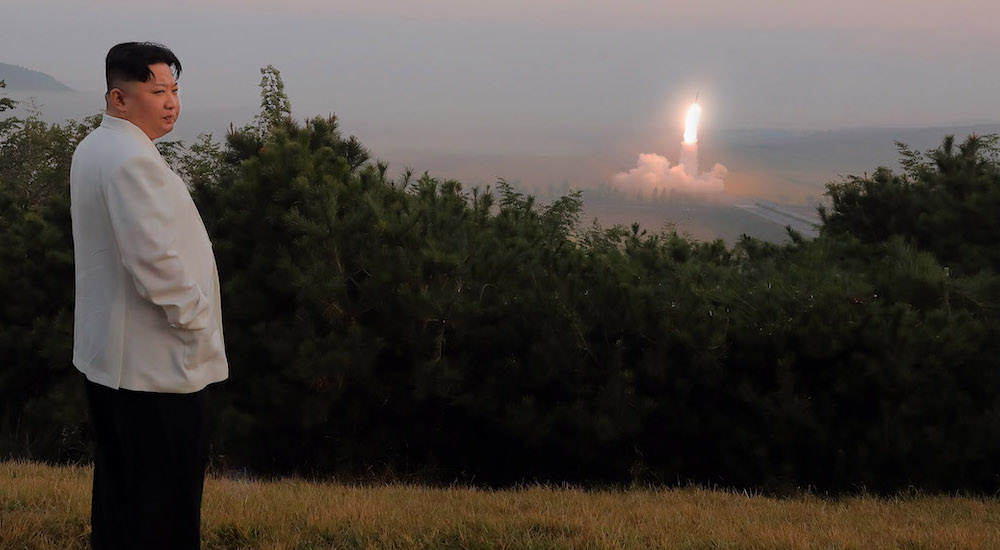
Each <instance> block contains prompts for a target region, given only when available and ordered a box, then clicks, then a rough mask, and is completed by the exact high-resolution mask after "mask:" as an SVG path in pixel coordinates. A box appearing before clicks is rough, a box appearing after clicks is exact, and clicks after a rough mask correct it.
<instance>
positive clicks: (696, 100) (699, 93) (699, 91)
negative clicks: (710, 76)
mask: <svg viewBox="0 0 1000 550" xmlns="http://www.w3.org/2000/svg"><path fill="white" fill-rule="evenodd" d="M699 95H701V90H698V91H697V92H695V94H694V102H695V103H698V96H699Z"/></svg>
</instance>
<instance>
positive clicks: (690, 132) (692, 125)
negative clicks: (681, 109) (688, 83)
mask: <svg viewBox="0 0 1000 550" xmlns="http://www.w3.org/2000/svg"><path fill="white" fill-rule="evenodd" d="M699 120H701V105H698V104H697V103H692V104H691V106H690V107H688V112H687V119H686V120H685V122H684V143H687V144H689V145H693V144H695V143H698V121H699Z"/></svg>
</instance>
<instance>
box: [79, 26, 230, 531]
mask: <svg viewBox="0 0 1000 550" xmlns="http://www.w3.org/2000/svg"><path fill="white" fill-rule="evenodd" d="M180 73H181V64H180V62H179V61H178V60H177V57H176V56H175V55H174V54H173V53H172V52H171V51H170V50H168V49H167V48H165V47H164V46H162V45H159V44H154V43H137V42H128V43H124V44H118V45H117V46H115V47H113V48H111V50H110V51H109V52H108V55H107V59H106V60H105V74H106V77H107V84H108V92H107V94H106V100H107V112H106V113H105V115H104V118H103V120H102V122H101V125H100V126H99V127H98V128H96V129H95V130H94V131H93V132H91V133H90V134H89V135H88V136H87V137H86V138H84V139H83V140H82V141H81V142H80V144H79V145H78V146H77V148H76V151H75V152H74V154H73V163H72V168H71V170H70V197H71V214H72V220H73V252H74V258H75V262H76V263H75V268H76V303H75V312H74V314H75V323H74V330H73V364H74V365H75V366H76V368H77V369H78V370H79V371H80V372H82V373H83V374H85V375H86V380H85V384H86V388H87V398H88V404H89V407H90V421H91V426H92V428H93V434H94V440H95V449H96V452H95V459H94V486H93V499H92V501H91V528H92V533H91V539H90V540H91V545H92V546H93V548H95V550H105V549H130V550H131V549H137V550H138V549H143V550H150V549H158V548H170V549H171V550H187V549H197V548H199V547H200V529H201V499H202V488H203V485H204V476H205V467H206V463H207V459H208V437H209V433H210V423H209V420H210V418H209V390H210V389H211V388H210V387H209V384H212V383H214V382H220V381H222V380H225V379H227V378H228V377H229V366H228V363H227V361H226V353H225V348H224V345H223V340H222V316H221V308H220V304H219V277H218V272H217V271H216V265H215V256H214V255H213V253H212V245H211V242H210V241H209V238H208V234H207V232H206V231H205V226H204V224H203V223H202V220H201V216H200V215H199V214H198V210H197V209H196V208H195V205H194V202H193V201H192V200H191V195H190V193H189V192H188V189H187V186H186V185H185V184H184V182H183V181H182V180H181V179H180V178H179V177H178V176H177V175H176V174H175V173H174V172H173V171H172V170H171V169H170V167H169V166H168V165H167V164H166V162H164V160H163V158H161V157H160V154H159V153H158V151H157V149H156V147H155V146H154V145H153V141H152V140H154V139H157V138H160V137H162V136H164V135H166V134H167V133H168V132H170V131H171V130H172V129H173V127H174V123H175V122H176V121H177V117H178V115H179V114H180V100H179V97H178V87H177V81H176V77H179V76H180Z"/></svg>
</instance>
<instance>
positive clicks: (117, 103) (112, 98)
mask: <svg viewBox="0 0 1000 550" xmlns="http://www.w3.org/2000/svg"><path fill="white" fill-rule="evenodd" d="M108 106H109V107H113V108H115V109H116V110H118V111H124V110H125V92H123V91H122V89H121V88H112V89H111V91H110V92H108Z"/></svg>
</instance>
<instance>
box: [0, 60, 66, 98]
mask: <svg viewBox="0 0 1000 550" xmlns="http://www.w3.org/2000/svg"><path fill="white" fill-rule="evenodd" d="M0 80H3V81H4V82H6V83H7V90H13V91H17V90H25V91H51V92H71V91H73V89H72V88H70V87H69V86H67V85H65V84H63V83H62V82H59V81H58V80H56V79H55V78H53V77H52V76H49V75H47V74H45V73H43V72H39V71H33V70H31V69H26V68H24V67H20V66H17V65H8V64H7V63H0Z"/></svg>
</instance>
